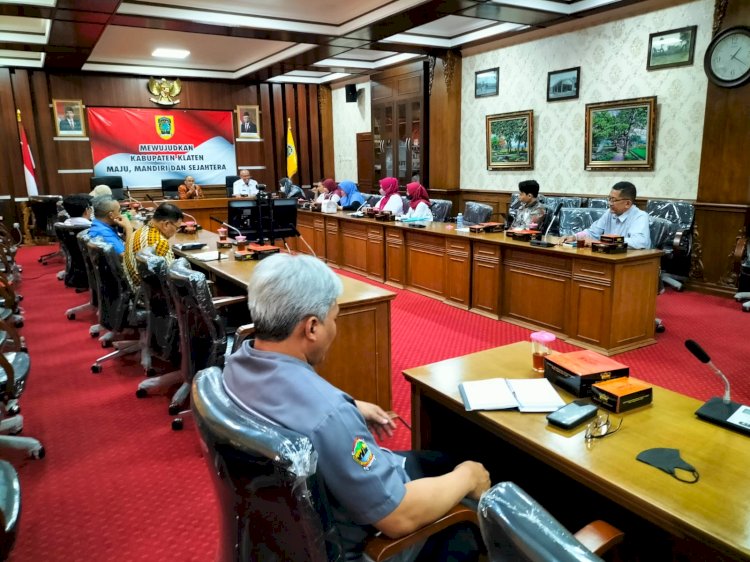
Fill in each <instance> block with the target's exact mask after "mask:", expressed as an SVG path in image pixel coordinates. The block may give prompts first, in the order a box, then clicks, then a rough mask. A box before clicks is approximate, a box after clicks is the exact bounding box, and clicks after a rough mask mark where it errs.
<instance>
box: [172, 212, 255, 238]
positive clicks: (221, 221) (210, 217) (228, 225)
mask: <svg viewBox="0 0 750 562" xmlns="http://www.w3.org/2000/svg"><path fill="white" fill-rule="evenodd" d="M183 214H184V213H183ZM208 218H209V219H211V220H212V221H214V222H218V223H219V224H220V225H221V226H226V227H227V228H231V229H232V230H234V231H235V232H236V233H237V234H239V235H240V236H242V232H241V231H240V230H239V229H238V228H235V227H234V226H232V225H231V224H227V223H225V222H224V221H223V220H221V219H217V218H216V217H214V216H211V215H209V216H208Z"/></svg>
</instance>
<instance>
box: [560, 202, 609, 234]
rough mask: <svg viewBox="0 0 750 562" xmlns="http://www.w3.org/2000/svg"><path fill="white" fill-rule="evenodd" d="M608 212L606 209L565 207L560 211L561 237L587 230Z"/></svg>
mask: <svg viewBox="0 0 750 562" xmlns="http://www.w3.org/2000/svg"><path fill="white" fill-rule="evenodd" d="M606 212H607V210H606V209H599V208H590V207H563V208H562V209H560V219H559V220H560V236H569V235H571V234H575V233H576V232H581V231H582V230H586V229H587V228H588V227H590V226H591V225H592V224H594V223H595V222H596V221H597V220H599V217H601V216H602V215H603V214H604V213H606Z"/></svg>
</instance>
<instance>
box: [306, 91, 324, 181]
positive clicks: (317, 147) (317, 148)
mask: <svg viewBox="0 0 750 562" xmlns="http://www.w3.org/2000/svg"><path fill="white" fill-rule="evenodd" d="M318 90H319V86H316V87H314V88H313V87H310V89H309V90H308V91H309V92H310V96H309V102H308V103H309V104H310V105H309V108H310V113H309V115H310V130H309V133H310V153H311V154H310V155H311V164H312V167H311V172H310V173H311V174H312V176H311V178H310V181H311V183H316V182H318V181H320V180H321V179H324V178H323V168H322V166H321V165H322V162H323V159H322V157H321V152H322V146H323V145H322V142H321V140H320V119H319V118H318V116H319V114H320V109H319V107H320V104H319V102H318V95H319V93H318Z"/></svg>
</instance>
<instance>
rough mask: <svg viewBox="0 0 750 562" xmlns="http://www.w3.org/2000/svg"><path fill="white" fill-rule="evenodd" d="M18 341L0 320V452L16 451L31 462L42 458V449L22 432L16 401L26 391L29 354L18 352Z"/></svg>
mask: <svg viewBox="0 0 750 562" xmlns="http://www.w3.org/2000/svg"><path fill="white" fill-rule="evenodd" d="M20 342H21V339H20V337H19V335H18V332H17V331H16V329H15V328H14V327H13V325H12V324H10V323H7V322H3V321H0V345H2V349H3V351H2V353H0V434H2V435H0V453H2V454H4V453H6V452H8V451H20V452H22V453H24V454H25V455H26V456H28V457H30V458H33V459H41V458H43V457H44V447H43V446H42V444H41V443H40V442H39V440H37V439H34V438H33V437H21V436H19V435H17V434H18V433H20V432H21V431H23V416H22V415H21V413H20V412H21V408H20V406H19V403H18V401H19V399H20V398H21V395H22V394H23V391H24V390H25V389H26V384H27V382H28V379H29V371H30V369H31V361H30V359H29V354H28V353H26V352H25V351H22V350H21V343H20Z"/></svg>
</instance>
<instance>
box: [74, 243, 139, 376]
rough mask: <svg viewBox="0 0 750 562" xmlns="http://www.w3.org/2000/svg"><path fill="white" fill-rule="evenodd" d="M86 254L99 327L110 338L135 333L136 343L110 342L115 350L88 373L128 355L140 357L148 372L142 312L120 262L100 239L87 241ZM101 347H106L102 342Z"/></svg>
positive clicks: (102, 358) (97, 361)
mask: <svg viewBox="0 0 750 562" xmlns="http://www.w3.org/2000/svg"><path fill="white" fill-rule="evenodd" d="M87 249H88V253H89V256H90V258H91V264H92V266H93V271H94V277H95V278H96V287H97V290H98V291H99V293H98V295H97V300H98V305H99V306H98V313H99V324H100V325H101V326H104V327H105V328H107V329H108V330H110V331H111V332H113V337H117V336H120V335H122V334H124V333H125V332H126V331H132V330H136V331H137V332H138V336H139V339H138V340H119V341H112V345H113V346H114V348H115V350H114V351H113V352H111V353H108V354H106V355H103V356H101V357H99V358H98V359H97V360H96V361H95V362H94V363H93V364H92V365H91V372H92V373H101V372H102V363H104V362H105V361H109V360H110V359H115V358H117V357H122V356H124V355H128V354H131V353H138V352H140V353H141V365H142V366H143V368H144V370H146V371H148V369H150V368H151V356H150V353H149V349H148V346H147V345H146V330H145V329H144V328H145V326H146V311H145V310H143V309H142V308H140V307H138V306H137V305H136V300H135V294H134V292H133V289H132V287H131V286H130V283H129V282H128V280H127V277H126V276H125V271H124V267H123V265H122V258H121V257H120V256H119V255H118V254H117V252H115V250H114V249H113V248H112V245H111V244H107V243H106V242H104V241H103V240H102V239H101V238H93V239H89V243H88V245H87ZM102 346H103V347H107V346H106V345H105V342H102Z"/></svg>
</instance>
